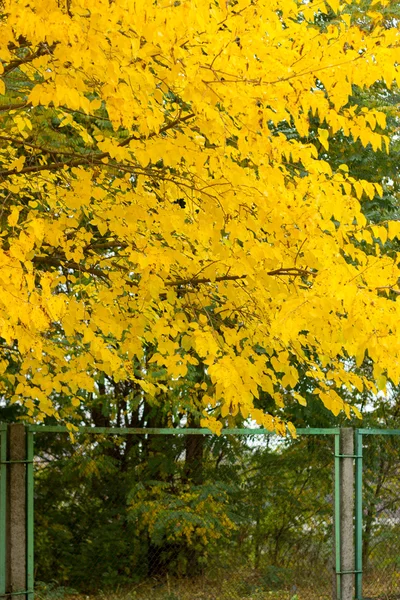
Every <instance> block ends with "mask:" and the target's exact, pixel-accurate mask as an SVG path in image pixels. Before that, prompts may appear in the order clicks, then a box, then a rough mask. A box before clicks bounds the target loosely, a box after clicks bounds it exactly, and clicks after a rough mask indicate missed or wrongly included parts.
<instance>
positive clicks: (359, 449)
mask: <svg viewBox="0 0 400 600" xmlns="http://www.w3.org/2000/svg"><path fill="white" fill-rule="evenodd" d="M355 454H356V494H355V495H356V522H355V550H356V560H355V567H356V600H362V577H363V572H362V569H363V564H362V534H363V508H362V492H363V483H362V470H363V436H362V433H361V431H359V430H358V429H356V431H355Z"/></svg>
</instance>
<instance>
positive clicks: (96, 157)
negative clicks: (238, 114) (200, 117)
mask: <svg viewBox="0 0 400 600" xmlns="http://www.w3.org/2000/svg"><path fill="white" fill-rule="evenodd" d="M194 116H195V115H194V113H190V114H188V115H185V116H184V117H179V118H178V119H176V120H175V121H171V122H170V123H167V124H166V125H165V126H164V127H162V128H161V129H160V130H159V131H158V132H156V131H152V132H151V133H150V134H149V135H148V136H147V137H146V136H140V137H137V136H135V135H131V136H129V137H128V138H126V139H125V140H123V141H122V142H120V143H119V144H118V146H119V147H120V148H122V147H124V146H127V145H128V144H129V143H130V142H131V141H133V140H136V141H140V140H145V139H148V138H152V137H155V136H156V135H159V134H160V133H165V132H166V131H168V130H169V129H172V128H173V127H176V126H177V125H179V124H180V123H184V122H185V121H188V120H189V119H191V118H193V117H194ZM1 139H5V140H7V137H6V136H2V137H1ZM8 140H9V141H12V142H13V143H17V144H20V145H21V146H27V147H30V148H34V149H37V150H39V151H41V152H43V153H44V154H50V155H51V154H58V155H60V156H74V157H75V156H76V157H77V158H76V160H72V161H70V162H68V161H63V160H60V161H58V162H53V163H50V164H48V165H32V166H29V167H23V168H22V169H20V170H19V171H17V169H16V168H15V169H8V170H5V171H0V177H3V178H5V177H9V176H10V175H17V174H26V173H38V172H40V171H57V170H58V169H63V168H64V167H69V168H70V167H78V166H80V165H83V164H87V163H89V164H90V163H95V164H98V163H99V161H102V160H103V159H104V158H108V157H109V153H108V152H97V153H94V154H85V155H81V156H79V155H78V154H76V153H72V152H68V151H63V150H53V149H51V148H43V147H41V146H36V145H35V144H31V143H30V142H25V141H24V140H18V138H11V137H8ZM103 166H107V165H103ZM110 166H112V165H110Z"/></svg>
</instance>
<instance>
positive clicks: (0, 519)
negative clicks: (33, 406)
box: [0, 423, 7, 597]
mask: <svg viewBox="0 0 400 600" xmlns="http://www.w3.org/2000/svg"><path fill="white" fill-rule="evenodd" d="M6 460H7V425H5V424H3V423H0V597H1V596H4V594H5V593H6V493H7V486H6V477H7V472H6V467H7V465H6Z"/></svg>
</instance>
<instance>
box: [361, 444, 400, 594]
mask: <svg viewBox="0 0 400 600" xmlns="http://www.w3.org/2000/svg"><path fill="white" fill-rule="evenodd" d="M363 447H364V450H363V454H364V459H363V463H364V464H363V478H364V480H363V484H364V485H363V542H362V553H363V570H364V577H363V593H364V597H365V598H386V599H389V598H399V597H400V436H399V435H364V436H363Z"/></svg>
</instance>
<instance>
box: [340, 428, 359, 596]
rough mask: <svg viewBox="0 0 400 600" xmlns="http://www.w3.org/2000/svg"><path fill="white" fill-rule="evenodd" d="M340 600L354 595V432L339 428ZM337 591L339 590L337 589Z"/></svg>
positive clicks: (350, 429)
mask: <svg viewBox="0 0 400 600" xmlns="http://www.w3.org/2000/svg"><path fill="white" fill-rule="evenodd" d="M339 446H340V454H339V461H340V470H339V489H340V524H339V530H340V568H339V569H338V571H339V573H340V600H353V596H354V573H355V568H354V556H355V552H354V521H353V519H354V458H355V454H354V432H353V429H352V428H350V427H343V428H341V429H340V444H339ZM338 591H339V590H338Z"/></svg>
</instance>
